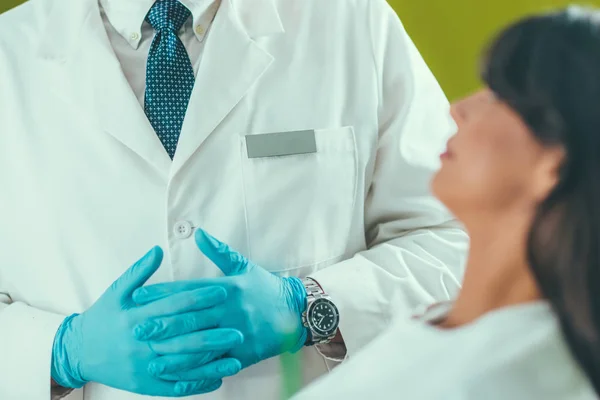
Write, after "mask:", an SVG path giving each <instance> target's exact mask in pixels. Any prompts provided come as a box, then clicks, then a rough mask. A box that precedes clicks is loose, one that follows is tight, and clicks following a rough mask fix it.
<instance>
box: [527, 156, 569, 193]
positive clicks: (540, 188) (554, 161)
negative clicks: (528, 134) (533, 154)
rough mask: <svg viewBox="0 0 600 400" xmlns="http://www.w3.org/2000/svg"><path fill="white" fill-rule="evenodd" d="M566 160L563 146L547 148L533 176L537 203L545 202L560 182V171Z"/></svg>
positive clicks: (533, 187)
mask: <svg viewBox="0 0 600 400" xmlns="http://www.w3.org/2000/svg"><path fill="white" fill-rule="evenodd" d="M564 160H565V150H564V148H562V147H561V146H554V147H545V148H544V149H543V150H542V154H541V155H540V158H539V160H538V163H537V168H536V171H535V174H533V175H534V176H533V178H534V179H533V184H532V189H533V194H534V196H535V199H536V201H537V202H540V203H541V202H542V201H544V200H545V199H546V198H547V197H548V196H549V195H550V192H552V190H553V189H554V188H555V187H556V185H557V184H558V182H559V180H560V169H561V167H562V165H563V163H564Z"/></svg>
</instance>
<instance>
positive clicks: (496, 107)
mask: <svg viewBox="0 0 600 400" xmlns="http://www.w3.org/2000/svg"><path fill="white" fill-rule="evenodd" d="M451 114H452V117H453V118H454V120H455V121H456V123H457V125H458V132H457V134H456V135H455V136H453V137H452V138H451V139H450V140H449V141H448V147H447V152H446V153H444V154H443V155H442V156H441V160H442V166H441V168H440V170H439V171H438V173H437V174H436V175H435V177H434V179H433V182H432V189H433V191H434V193H435V195H436V196H437V197H438V198H439V199H440V200H441V201H442V202H443V203H444V204H445V205H446V206H447V207H448V208H449V209H450V210H451V211H452V212H453V213H454V214H455V215H456V216H457V217H458V218H459V219H460V220H462V221H463V222H465V223H468V221H469V220H470V219H472V216H474V217H478V218H481V217H483V216H487V215H497V216H500V215H506V212H507V211H511V210H514V211H533V210H535V207H536V206H537V205H538V204H539V202H541V201H542V200H543V199H544V198H545V197H546V196H547V195H548V193H549V192H550V190H551V189H552V187H553V186H554V185H555V184H556V179H557V174H556V172H557V170H558V167H559V164H560V158H561V157H558V154H557V151H556V149H549V148H547V147H544V146H542V144H541V143H539V142H538V141H537V140H536V139H535V137H534V135H533V134H532V133H531V132H530V131H529V129H528V127H527V126H526V125H525V124H524V123H523V121H522V120H521V119H520V118H519V116H518V114H516V113H515V112H514V111H512V109H511V108H510V107H508V106H507V105H506V104H504V103H503V102H501V101H499V100H497V99H496V98H495V96H494V94H493V93H492V92H491V91H490V90H482V91H480V92H477V93H475V94H473V95H471V96H469V97H467V98H465V99H463V100H460V101H458V102H456V103H454V104H453V105H452V108H451Z"/></svg>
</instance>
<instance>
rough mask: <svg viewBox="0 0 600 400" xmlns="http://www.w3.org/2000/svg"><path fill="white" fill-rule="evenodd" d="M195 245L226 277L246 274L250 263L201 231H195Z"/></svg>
mask: <svg viewBox="0 0 600 400" xmlns="http://www.w3.org/2000/svg"><path fill="white" fill-rule="evenodd" d="M195 238H196V245H197V246H198V248H199V249H200V251H201V252H202V253H204V255H205V256H206V257H208V259H209V260H211V261H212V262H213V263H214V264H215V265H216V266H217V267H218V268H219V269H220V270H221V271H222V272H223V273H224V274H225V275H226V276H233V275H240V274H244V273H246V272H248V268H249V267H250V265H251V264H250V261H249V260H248V259H247V258H246V257H244V256H243V255H241V254H240V253H238V252H237V251H235V250H232V249H231V248H230V247H229V246H228V245H227V244H225V243H223V242H221V241H219V240H217V239H216V238H215V237H213V236H211V235H210V234H208V233H207V232H205V231H204V230H202V229H197V230H196V234H195Z"/></svg>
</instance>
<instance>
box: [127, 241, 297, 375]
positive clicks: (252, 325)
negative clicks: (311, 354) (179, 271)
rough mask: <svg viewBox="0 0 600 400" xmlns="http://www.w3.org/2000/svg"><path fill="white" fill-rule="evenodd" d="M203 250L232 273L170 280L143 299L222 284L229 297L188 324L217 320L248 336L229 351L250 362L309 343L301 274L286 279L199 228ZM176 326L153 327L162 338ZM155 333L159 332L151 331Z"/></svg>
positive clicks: (139, 293) (146, 290) (137, 295)
mask: <svg viewBox="0 0 600 400" xmlns="http://www.w3.org/2000/svg"><path fill="white" fill-rule="evenodd" d="M195 237H196V244H197V245H198V247H199V248H200V250H201V251H202V252H203V253H204V254H205V255H206V256H207V257H208V258H209V259H210V260H212V262H213V263H215V265H216V266H217V267H219V268H220V269H221V271H223V273H224V274H225V275H226V276H225V277H222V278H214V279H200V280H196V281H187V282H185V281H183V282H170V283H162V284H156V285H151V286H147V287H143V288H140V289H138V290H136V291H135V292H134V294H133V298H134V300H135V301H136V302H137V303H139V304H145V303H148V302H151V301H156V300H158V299H161V298H164V297H165V296H168V295H170V294H171V293H173V292H181V291H185V290H199V289H200V288H205V287H214V286H221V287H223V288H225V289H226V290H227V300H225V302H224V303H223V304H222V305H220V306H217V307H214V308H213V309H210V310H205V311H201V312H199V313H197V314H195V315H193V316H190V320H189V321H187V322H186V323H187V324H189V325H192V326H194V325H200V324H202V321H211V322H212V323H213V324H214V325H218V326H220V327H222V328H225V327H226V328H233V329H237V330H239V331H240V332H241V333H242V334H243V335H244V344H243V345H242V346H239V347H238V348H235V349H233V350H232V351H230V352H229V353H228V355H229V356H230V357H233V358H236V359H238V360H240V361H241V362H242V365H243V366H244V368H245V367H247V366H249V365H252V364H254V363H257V362H259V361H261V360H264V359H267V358H270V357H273V356H276V355H278V354H281V353H284V352H288V351H290V352H295V351H298V350H299V349H301V348H302V346H304V344H305V342H306V337H307V331H306V329H305V328H304V327H303V325H302V312H304V310H305V308H306V290H305V289H304V285H303V284H302V281H301V280H300V279H298V278H295V277H292V278H280V277H278V276H276V275H274V274H272V273H270V272H268V271H267V270H265V269H263V268H261V267H259V266H258V265H256V264H254V263H252V262H251V261H249V260H248V259H246V258H245V257H244V256H242V255H241V254H239V253H237V252H235V251H233V250H231V249H230V248H229V246H227V245H226V244H224V243H222V242H220V241H218V240H217V239H215V238H214V237H212V236H210V235H209V234H208V233H206V232H204V231H203V230H201V229H198V230H196V235H195ZM170 329H176V328H172V327H171V326H170V324H169V321H168V320H167V319H166V320H165V321H163V322H161V323H160V328H155V327H152V328H149V330H151V331H153V332H155V333H156V335H158V337H160V335H161V334H162V332H169V331H170ZM150 337H154V336H153V335H151V336H150Z"/></svg>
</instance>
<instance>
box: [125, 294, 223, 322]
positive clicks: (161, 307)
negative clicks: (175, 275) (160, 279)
mask: <svg viewBox="0 0 600 400" xmlns="http://www.w3.org/2000/svg"><path fill="white" fill-rule="evenodd" d="M226 298H227V291H226V290H225V289H224V288H222V287H219V286H211V287H203V288H199V289H195V290H189V291H185V292H174V294H172V295H171V296H168V297H165V298H163V299H160V300H157V301H155V302H152V303H149V304H146V305H144V306H141V307H139V308H138V309H137V310H136V312H137V313H139V314H141V315H140V317H141V318H154V317H161V316H169V315H176V314H182V313H188V312H191V311H200V310H205V309H207V308H210V307H214V306H217V305H219V304H222V303H223V302H224V301H225V299H226Z"/></svg>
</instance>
